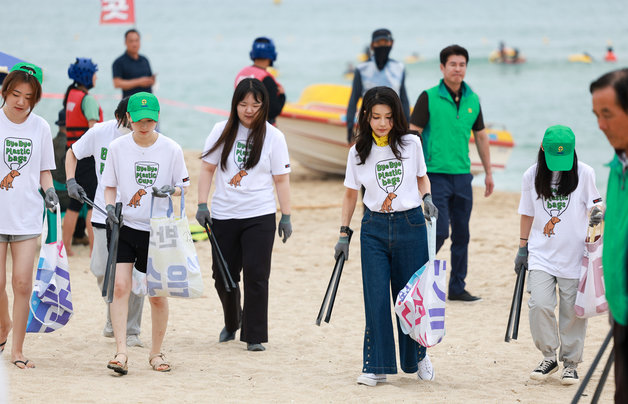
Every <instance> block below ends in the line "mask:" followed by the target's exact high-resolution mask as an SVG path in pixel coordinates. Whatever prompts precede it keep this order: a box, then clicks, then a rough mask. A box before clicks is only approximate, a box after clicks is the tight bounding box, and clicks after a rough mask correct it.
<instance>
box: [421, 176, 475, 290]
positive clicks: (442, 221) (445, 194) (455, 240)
mask: <svg viewBox="0 0 628 404" xmlns="http://www.w3.org/2000/svg"><path fill="white" fill-rule="evenodd" d="M429 176H430V183H431V184H432V202H434V205H436V207H437V208H438V220H437V221H436V252H438V250H440V248H441V247H442V246H443V243H444V242H445V240H447V238H448V237H449V226H450V225H451V272H450V273H449V295H459V294H461V293H462V292H464V288H465V285H466V284H465V278H466V277H467V260H468V256H469V254H468V250H469V219H470V218H471V208H472V207H473V188H472V187H471V181H472V180H473V175H471V174H439V173H429Z"/></svg>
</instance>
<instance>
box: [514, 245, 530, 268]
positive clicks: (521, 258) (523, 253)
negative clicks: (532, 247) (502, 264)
mask: <svg viewBox="0 0 628 404" xmlns="http://www.w3.org/2000/svg"><path fill="white" fill-rule="evenodd" d="M522 269H523V270H524V271H527V270H528V244H526V245H525V246H523V247H519V250H518V251H517V256H516V257H515V273H516V274H517V275H519V271H521V270H522Z"/></svg>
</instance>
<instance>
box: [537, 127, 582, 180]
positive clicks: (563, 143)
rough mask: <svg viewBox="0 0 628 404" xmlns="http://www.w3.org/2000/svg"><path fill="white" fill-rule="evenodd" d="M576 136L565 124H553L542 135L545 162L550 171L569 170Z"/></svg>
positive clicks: (571, 164)
mask: <svg viewBox="0 0 628 404" xmlns="http://www.w3.org/2000/svg"><path fill="white" fill-rule="evenodd" d="M575 149H576V136H575V135H574V134H573V131H572V130H571V129H570V128H568V127H567V126H563V125H554V126H550V127H549V128H547V130H546V131H545V135H543V150H544V151H545V162H546V163H547V168H549V169H550V170H551V171H569V170H571V169H572V167H573V154H574V150H575Z"/></svg>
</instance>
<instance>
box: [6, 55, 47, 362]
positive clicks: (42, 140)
mask: <svg viewBox="0 0 628 404" xmlns="http://www.w3.org/2000/svg"><path fill="white" fill-rule="evenodd" d="M41 82H42V71H41V69H40V68H39V67H37V66H35V65H32V64H29V63H18V64H17V65H15V66H13V68H11V72H10V73H9V74H8V75H7V77H5V79H4V81H3V83H2V99H3V102H2V109H1V110H0V141H1V142H2V145H3V146H4V164H1V165H0V178H2V180H1V181H0V207H1V209H0V211H2V215H1V216H0V353H2V352H3V351H4V348H5V345H6V343H7V337H8V335H9V332H10V331H11V328H13V343H12V345H11V362H12V363H13V364H14V365H15V366H17V367H18V368H20V369H26V368H34V367H35V364H34V363H33V362H32V361H30V360H28V359H26V357H25V356H24V354H23V352H22V349H23V346H24V336H25V334H26V323H27V321H28V313H29V308H28V307H29V299H30V296H31V287H32V285H33V262H34V260H35V251H36V250H37V237H39V235H40V234H41V231H42V224H43V214H44V205H43V204H42V199H41V195H40V194H39V187H40V186H41V189H44V190H46V191H45V197H44V202H45V205H46V207H47V208H48V209H51V210H54V209H55V206H57V205H58V203H59V199H58V198H57V194H56V193H55V191H54V187H53V185H52V175H51V174H50V170H54V169H55V158H54V149H53V146H52V135H51V133H50V126H49V125H48V123H47V122H46V121H45V120H44V119H43V118H41V117H40V116H38V115H35V114H33V113H32V111H33V108H35V105H37V103H38V102H39V100H40V99H41V94H42V89H41ZM57 237H59V235H57ZM42 242H45V240H42ZM9 244H10V245H11V257H12V262H13V268H12V284H13V324H12V323H11V316H10V314H9V300H8V296H7V292H6V269H7V268H6V259H7V251H8V247H9Z"/></svg>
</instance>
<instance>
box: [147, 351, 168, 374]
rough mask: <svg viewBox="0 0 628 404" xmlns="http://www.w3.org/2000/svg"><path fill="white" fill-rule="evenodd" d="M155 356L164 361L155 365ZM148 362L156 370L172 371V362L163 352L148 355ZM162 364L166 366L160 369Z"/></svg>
mask: <svg viewBox="0 0 628 404" xmlns="http://www.w3.org/2000/svg"><path fill="white" fill-rule="evenodd" d="M155 358H161V360H162V362H160V363H156V364H154V365H153V359H155ZM148 364H149V365H150V366H151V367H152V368H153V370H154V371H156V372H170V364H169V363H168V361H167V360H166V356H165V355H164V354H163V353H158V354H152V355H150V356H149V357H148ZM162 366H165V367H164V368H161V369H160V367H162Z"/></svg>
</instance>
